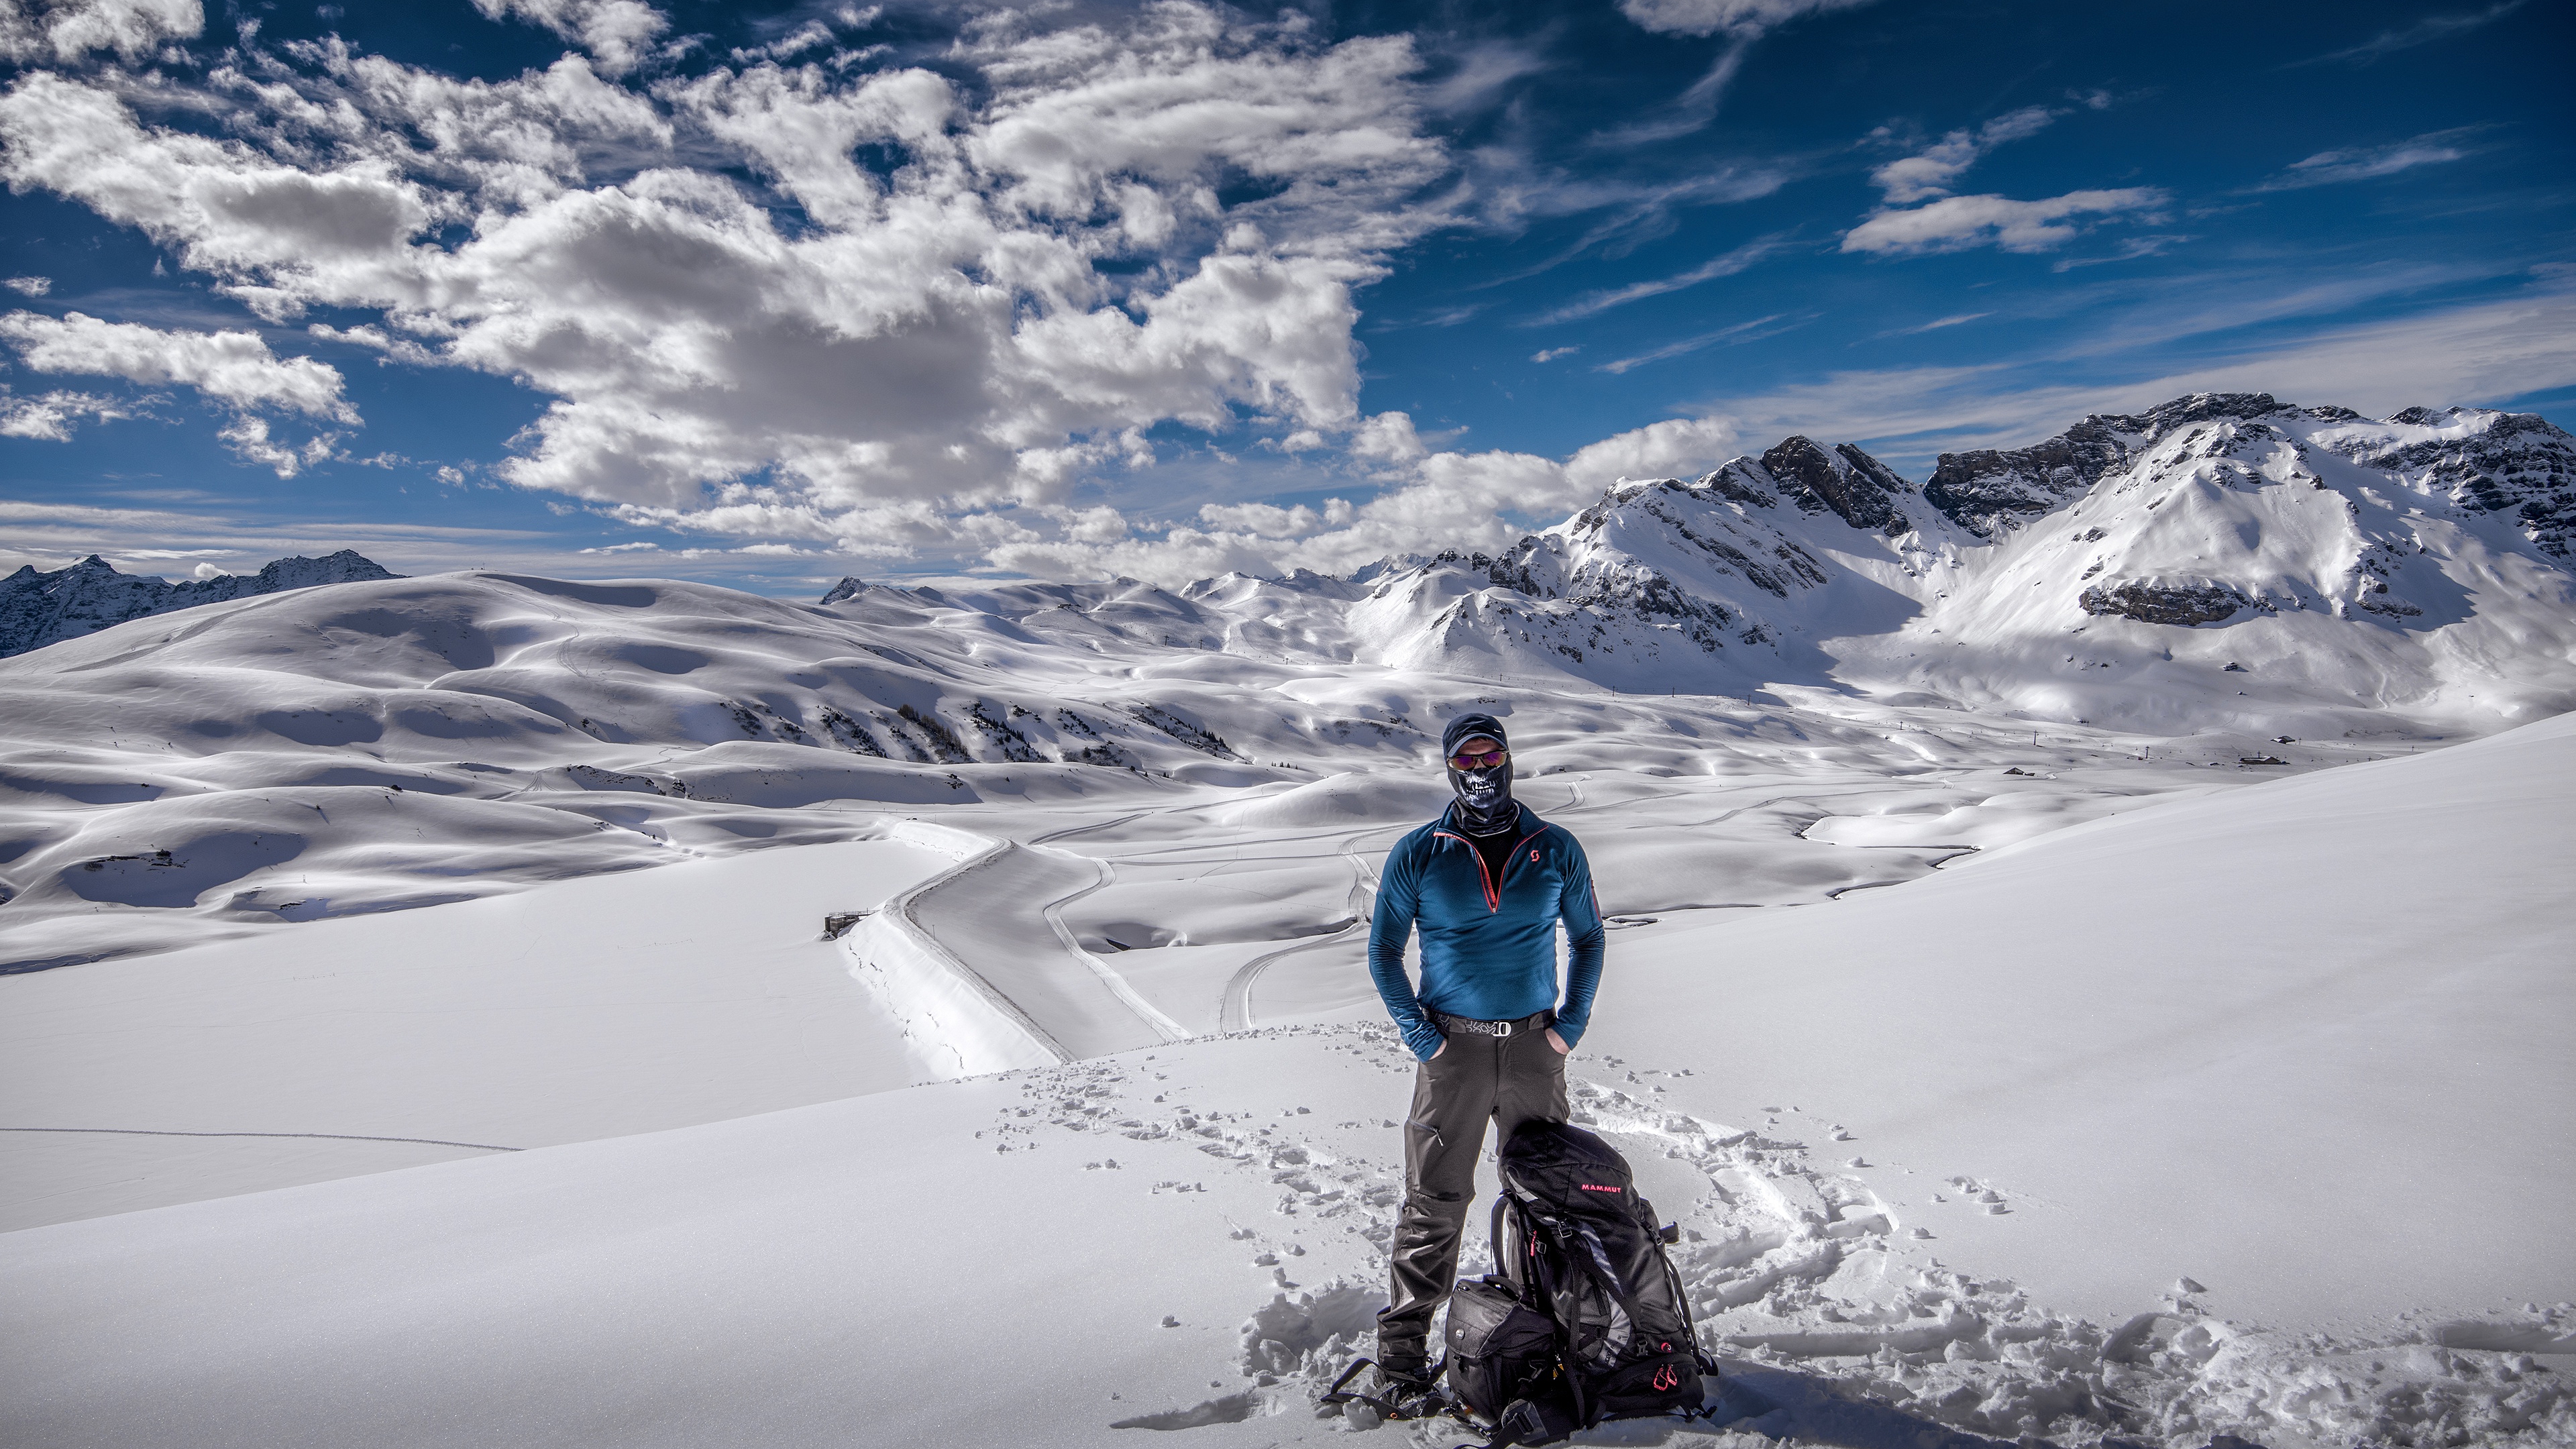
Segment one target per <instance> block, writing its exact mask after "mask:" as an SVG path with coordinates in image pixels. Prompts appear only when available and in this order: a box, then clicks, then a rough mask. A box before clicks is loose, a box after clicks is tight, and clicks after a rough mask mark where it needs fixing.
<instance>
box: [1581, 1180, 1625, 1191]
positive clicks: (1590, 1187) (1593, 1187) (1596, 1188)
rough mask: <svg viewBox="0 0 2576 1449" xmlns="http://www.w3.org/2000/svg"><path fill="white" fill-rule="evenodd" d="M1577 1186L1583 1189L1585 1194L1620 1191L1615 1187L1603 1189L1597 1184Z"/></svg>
mask: <svg viewBox="0 0 2576 1449" xmlns="http://www.w3.org/2000/svg"><path fill="white" fill-rule="evenodd" d="M1575 1186H1577V1187H1580V1188H1582V1189H1583V1190H1584V1191H1585V1192H1617V1191H1618V1190H1619V1189H1617V1188H1615V1187H1603V1186H1602V1185H1601V1184H1599V1183H1597V1182H1579V1183H1576V1184H1575Z"/></svg>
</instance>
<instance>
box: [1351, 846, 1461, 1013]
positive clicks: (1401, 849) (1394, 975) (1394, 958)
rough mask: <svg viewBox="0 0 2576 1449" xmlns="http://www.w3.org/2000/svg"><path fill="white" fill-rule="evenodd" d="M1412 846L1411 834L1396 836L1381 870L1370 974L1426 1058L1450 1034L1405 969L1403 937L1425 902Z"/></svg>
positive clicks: (1389, 1009)
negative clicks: (1428, 1008) (1443, 1030)
mask: <svg viewBox="0 0 2576 1449" xmlns="http://www.w3.org/2000/svg"><path fill="white" fill-rule="evenodd" d="M1412 846H1413V837H1412V836H1409V835H1408V836H1406V837H1405V838H1404V839H1403V840H1400V841H1398V842H1396V847H1395V849H1394V850H1392V851H1390V852H1388V854H1387V857H1386V868H1385V869H1384V870H1382V871H1380V872H1378V883H1377V912H1376V914H1375V915H1373V916H1372V917H1370V919H1369V978H1370V979H1371V980H1373V981H1375V982H1376V983H1377V994H1378V996H1379V998H1380V999H1382V1000H1384V1001H1385V1002H1386V1014H1387V1015H1388V1016H1391V1017H1393V1018H1395V1029H1396V1030H1397V1031H1398V1032H1400V1033H1402V1034H1403V1036H1404V1045H1405V1047H1406V1049H1407V1050H1410V1051H1411V1052H1412V1053H1413V1055H1414V1058H1415V1059H1416V1060H1418V1061H1426V1062H1427V1061H1429V1060H1431V1054H1432V1053H1433V1052H1436V1051H1438V1050H1440V1043H1441V1042H1442V1041H1443V1040H1444V1039H1445V1038H1443V1037H1442V1036H1441V1034H1440V1028H1439V1027H1438V1026H1436V1025H1434V1024H1433V1023H1432V1020H1431V1016H1430V1013H1428V1012H1426V1011H1424V1010H1423V1009H1422V998H1420V997H1419V996H1416V995H1414V994H1413V982H1412V980H1411V979H1410V978H1408V977H1407V976H1406V975H1405V974H1404V943H1405V942H1406V941H1408V940H1410V939H1411V938H1412V936H1413V917H1414V913H1415V911H1416V910H1418V909H1419V908H1420V906H1421V903H1422V899H1421V889H1422V867H1421V861H1420V853H1419V852H1417V851H1415V850H1414V849H1413V848H1412Z"/></svg>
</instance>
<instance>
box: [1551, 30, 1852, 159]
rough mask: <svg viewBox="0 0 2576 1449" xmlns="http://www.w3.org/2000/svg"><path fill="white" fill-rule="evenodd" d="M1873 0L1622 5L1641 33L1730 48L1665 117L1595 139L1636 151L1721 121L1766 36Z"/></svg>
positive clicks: (1693, 84) (1619, 128)
mask: <svg viewBox="0 0 2576 1449" xmlns="http://www.w3.org/2000/svg"><path fill="white" fill-rule="evenodd" d="M1871 3H1872V0H1619V13H1620V14H1622V15H1625V16H1627V17H1628V18H1629V19H1630V20H1631V21H1633V22H1635V23H1636V25H1637V26H1638V28H1640V29H1643V30H1648V31H1652V32H1653V33H1655V34H1657V35H1681V36H1689V37H1691V38H1693V39H1705V38H1707V37H1709V36H1712V35H1723V36H1725V37H1726V38H1727V39H1728V40H1729V41H1730V42H1731V43H1730V44H1729V45H1728V46H1727V47H1726V49H1725V50H1723V51H1720V52H1719V53H1718V57H1717V60H1716V63H1715V64H1713V65H1711V66H1710V67H1709V68H1708V72H1707V74H1705V75H1702V76H1701V77H1700V78H1699V79H1698V80H1696V81H1694V82H1692V83H1691V86H1690V89H1688V90H1686V91H1683V92H1682V93H1681V95H1680V96H1679V97H1678V98H1677V99H1676V100H1675V101H1674V102H1673V104H1672V106H1671V108H1670V110H1669V111H1668V112H1667V113H1666V114H1665V115H1663V116H1661V117H1658V118H1655V119H1652V120H1643V121H1637V122H1633V123H1631V124H1629V125H1626V126H1621V127H1618V128H1616V129H1615V130H1611V131H1607V132H1604V133H1602V135H1601V136H1599V137H1598V138H1596V139H1597V140H1598V141H1599V142H1601V143H1602V144H1604V145H1610V146H1636V145H1645V144H1649V143H1652V142H1656V141H1669V140H1672V139H1674V138H1675V137H1679V136H1687V135H1689V134H1691V133H1692V132H1694V131H1698V130H1700V129H1702V128H1704V127H1705V126H1707V125H1708V123H1709V122H1711V121H1713V120H1715V119H1717V107H1718V103H1719V102H1720V101H1722V100H1723V99H1725V96H1726V88H1727V87H1728V86H1729V85H1731V84H1733V83H1734V80H1735V77H1736V73H1737V72H1738V71H1740V70H1742V69H1743V68H1744V57H1745V53H1746V52H1747V51H1748V50H1750V49H1751V48H1752V45H1753V42H1755V41H1757V40H1759V39H1761V38H1762V36H1763V33H1764V32H1766V31H1770V30H1776V29H1778V28H1779V27H1780V26H1783V25H1786V24H1788V23H1789V22H1790V21H1792V20H1797V19H1800V18H1802V17H1805V16H1809V15H1823V14H1827V13H1830V12H1832V11H1836V10H1856V9H1859V8H1860V7H1861V6H1864V5H1868V4H1871Z"/></svg>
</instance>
